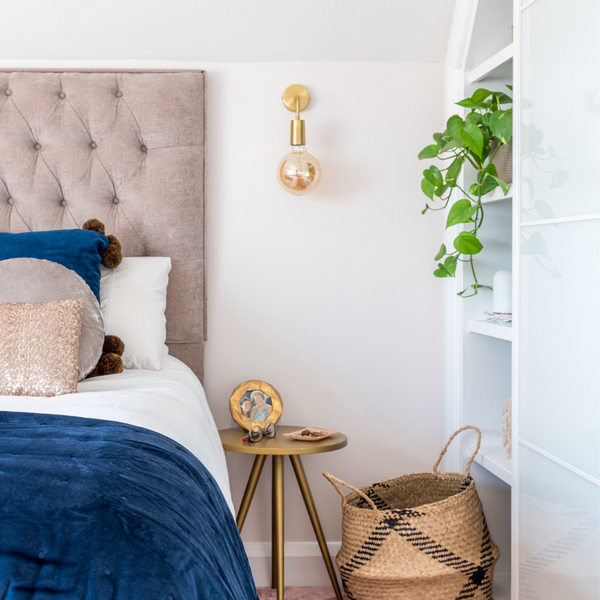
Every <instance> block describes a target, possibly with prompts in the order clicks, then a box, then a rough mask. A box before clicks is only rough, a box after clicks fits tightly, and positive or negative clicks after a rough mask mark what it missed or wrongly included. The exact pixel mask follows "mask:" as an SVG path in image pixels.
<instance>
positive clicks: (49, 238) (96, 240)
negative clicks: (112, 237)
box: [0, 229, 110, 302]
mask: <svg viewBox="0 0 600 600" xmlns="http://www.w3.org/2000/svg"><path fill="white" fill-rule="evenodd" d="M109 243H110V242H109V241H108V238H107V237H106V236H105V235H103V234H102V233H98V232H97V231H88V230H84V229H60V230H56V231H31V232H27V233H0V260H6V259H8V258H41V259H44V260H51V261H53V262H56V263H58V264H60V265H63V267H67V269H72V270H73V271H75V273H77V274H78V275H79V276H80V277H83V279H84V280H85V281H86V282H87V284H88V285H89V286H90V288H91V290H92V292H94V294H95V295H96V298H97V299H98V302H100V263H101V261H102V254H103V253H104V251H105V250H106V248H108V244H109Z"/></svg>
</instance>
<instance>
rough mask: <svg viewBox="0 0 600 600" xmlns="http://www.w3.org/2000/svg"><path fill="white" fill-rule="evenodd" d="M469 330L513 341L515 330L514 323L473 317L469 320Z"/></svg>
mask: <svg viewBox="0 0 600 600" xmlns="http://www.w3.org/2000/svg"><path fill="white" fill-rule="evenodd" d="M469 331H470V332H471V333H478V334H479V335H487V336H488V337H493V338H496V339H498V340H504V341H505V342H512V339H513V330H512V323H497V322H495V321H487V320H485V319H471V320H470V321H469Z"/></svg>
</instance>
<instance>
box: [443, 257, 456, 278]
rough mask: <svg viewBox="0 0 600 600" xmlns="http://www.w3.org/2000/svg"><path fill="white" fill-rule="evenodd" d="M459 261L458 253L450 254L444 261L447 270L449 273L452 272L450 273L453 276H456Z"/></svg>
mask: <svg viewBox="0 0 600 600" xmlns="http://www.w3.org/2000/svg"><path fill="white" fill-rule="evenodd" d="M457 263H458V255H457V254H453V255H451V256H449V257H448V258H446V260H445V261H444V267H446V271H448V273H450V275H451V276H452V277H454V276H455V275H456V265H457Z"/></svg>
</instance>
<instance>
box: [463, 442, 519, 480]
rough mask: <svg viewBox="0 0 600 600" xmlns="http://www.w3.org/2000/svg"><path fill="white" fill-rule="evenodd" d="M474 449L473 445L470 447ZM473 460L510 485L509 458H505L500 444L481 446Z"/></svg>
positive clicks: (510, 470)
mask: <svg viewBox="0 0 600 600" xmlns="http://www.w3.org/2000/svg"><path fill="white" fill-rule="evenodd" d="M471 450H472V451H475V447H474V446H472V447H471ZM475 462H476V463H477V464H478V465H481V466H482V467H483V468H484V469H486V470H487V471H489V472H490V473H491V474H492V475H495V476H496V477H498V479H501V480H502V481H504V483H506V484H508V485H512V469H511V464H510V459H508V458H506V455H505V454H504V449H503V448H502V447H500V446H482V447H481V448H480V450H479V453H478V454H477V456H476V457H475Z"/></svg>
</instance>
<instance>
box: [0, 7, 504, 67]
mask: <svg viewBox="0 0 600 600" xmlns="http://www.w3.org/2000/svg"><path fill="white" fill-rule="evenodd" d="M496 1H497V0H496ZM504 1H506V0H504ZM454 5H455V0H418V2H417V1H415V0H369V1H368V2H365V1H364V0H326V1H325V2H324V1H323V0H303V1H302V3H301V4H294V3H290V2H282V0H252V1H251V2H250V1H248V0H101V1H99V0H83V1H82V0H14V1H13V2H10V3H9V2H4V3H3V7H4V10H3V11H2V36H1V37H0V56H2V58H9V59H17V60H19V59H24V58H31V59H38V58H49V59H64V58H86V59H89V58H94V59H100V60H106V59H152V60H165V59H170V60H204V61H218V60H221V61H263V60H316V61H323V60H381V61H395V60H416V61H432V62H439V61H443V60H444V57H445V55H446V47H447V45H448V35H449V31H450V23H451V21H452V14H453V12H454Z"/></svg>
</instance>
